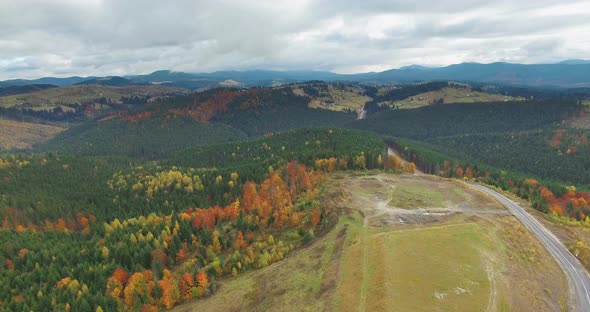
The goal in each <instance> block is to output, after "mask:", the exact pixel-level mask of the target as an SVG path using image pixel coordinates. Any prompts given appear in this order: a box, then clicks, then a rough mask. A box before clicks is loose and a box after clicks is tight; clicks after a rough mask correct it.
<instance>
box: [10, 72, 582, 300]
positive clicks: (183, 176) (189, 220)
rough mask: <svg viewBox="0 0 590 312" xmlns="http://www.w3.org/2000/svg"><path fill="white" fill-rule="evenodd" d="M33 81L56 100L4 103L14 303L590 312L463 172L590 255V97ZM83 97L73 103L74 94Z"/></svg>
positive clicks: (317, 85) (445, 88)
mask: <svg viewBox="0 0 590 312" xmlns="http://www.w3.org/2000/svg"><path fill="white" fill-rule="evenodd" d="M99 81H100V82H104V81H103V80H101V79H99V78H97V80H92V83H98V82H99ZM105 81H106V80H105ZM108 81H111V82H112V83H114V82H120V83H124V84H129V81H124V80H120V79H115V78H113V79H110V80H108ZM234 85H235V84H234ZM27 88H28V89H30V93H27V94H26V95H27V96H31V98H32V97H34V96H37V95H38V94H41V95H43V94H45V95H48V94H52V92H53V93H54V94H55V99H54V100H51V101H48V100H46V99H44V100H42V101H41V102H38V103H36V104H34V103H33V102H31V103H33V104H30V105H20V104H19V105H16V106H12V107H3V108H1V109H0V114H1V115H2V119H0V120H1V121H2V122H1V123H0V126H1V127H0V131H1V132H2V133H4V135H0V139H1V140H0V143H1V144H3V145H2V148H3V152H2V154H0V178H1V179H0V194H1V196H0V220H1V221H2V223H1V226H0V240H1V241H2V242H3V246H2V247H3V248H2V249H1V253H0V263H2V264H3V267H4V268H5V270H3V271H0V281H7V282H5V283H0V285H1V287H0V290H2V292H0V310H8V311H14V310H33V311H36V310H39V309H40V307H42V306H51V307H52V309H53V310H67V309H69V310H70V311H88V310H89V309H90V310H98V308H101V309H102V310H103V311H115V310H118V311H142V310H143V311H163V310H176V311H192V310H195V309H198V310H208V311H240V310H252V311H292V310H303V311H333V310H338V311H391V310H393V311H437V310H440V311H464V310H476V311H507V310H520V311H563V310H568V309H572V308H574V307H575V305H576V303H575V301H573V300H572V297H571V296H570V291H569V290H573V288H571V287H570V286H569V284H568V278H567V276H566V275H565V274H564V272H563V271H562V269H561V268H560V266H559V265H558V263H557V262H555V259H554V258H553V256H552V255H551V254H549V252H548V251H547V250H546V249H545V248H544V245H543V244H541V242H540V241H539V240H538V238H536V237H535V236H533V235H532V234H531V232H529V231H528V230H527V228H526V227H525V226H523V224H522V223H520V222H519V220H518V219H517V218H515V217H514V216H513V215H512V214H511V212H510V210H508V209H506V208H505V207H504V206H502V205H500V204H499V203H498V202H497V201H495V200H493V199H492V198H491V197H488V196H487V195H485V194H484V193H482V192H480V191H479V190H476V189H474V188H473V187H471V186H470V185H469V184H467V183H465V182H469V183H479V184H484V185H488V186H490V187H495V189H497V190H499V191H501V192H502V194H506V195H508V196H513V197H511V198H513V199H514V198H519V200H520V205H521V206H523V207H527V209H528V211H529V212H531V213H532V214H534V215H535V216H536V217H537V218H538V219H539V220H540V221H541V222H543V223H544V224H545V226H546V227H548V228H550V229H551V230H552V231H554V232H555V233H556V235H558V236H559V237H560V239H562V241H563V244H564V245H565V247H566V248H568V250H569V251H568V252H571V254H572V255H573V256H572V259H573V257H574V256H575V257H576V258H577V259H579V261H580V262H581V263H582V265H585V266H586V268H588V267H589V265H590V260H589V259H590V257H589V255H590V249H589V248H588V247H587V244H589V243H590V237H589V236H588V235H587V233H586V232H587V228H588V227H590V221H589V220H590V219H589V218H588V215H590V205H589V204H588V203H589V202H590V185H588V180H587V178H586V177H587V175H588V174H589V173H590V171H588V170H590V169H589V168H590V167H588V157H587V152H588V148H589V146H588V143H587V139H588V135H589V134H590V133H588V132H587V129H585V128H584V118H585V117H586V116H587V115H586V114H587V109H586V108H585V107H584V106H583V105H581V104H580V101H579V100H578V97H579V98H581V97H582V96H583V95H578V97H568V94H569V93H565V91H564V93H559V92H561V91H551V92H556V94H557V95H555V94H554V93H551V92H549V91H538V90H535V89H510V88H508V87H499V86H480V85H476V84H473V85H471V86H470V87H466V84H458V83H456V82H423V83H415V84H397V85H396V84H392V85H379V86H372V85H364V84H361V83H344V82H321V81H313V82H307V83H302V82H297V83H292V84H284V85H274V86H271V87H255V88H244V87H242V85H240V86H239V87H238V88H232V87H225V88H213V89H207V90H199V91H196V92H195V91H189V90H186V89H180V90H179V89H174V88H171V87H169V86H136V85H127V86H105V85H92V84H90V85H87V84H81V85H75V86H65V87H47V88H46V87H27ZM124 88H127V89H125V90H126V91H121V92H122V93H121V94H119V95H120V98H119V100H117V101H113V100H112V98H111V99H109V98H96V94H95V91H97V90H110V91H113V92H114V90H124ZM67 89H71V90H76V91H75V92H81V93H82V94H78V95H75V96H76V97H78V96H79V98H78V99H74V98H72V99H70V100H72V101H77V102H76V104H68V103H62V102H59V98H62V97H63V98H64V99H66V98H68V97H67V96H66V95H64V93H63V92H65V91H64V90H67ZM14 90H23V89H22V88H20V87H19V88H16V89H15V88H11V89H10V90H6V92H7V93H10V92H12V91H14ZM85 90H86V91H85ZM133 90H135V91H138V92H140V91H141V90H143V91H145V92H152V91H153V92H156V91H157V90H159V91H158V92H164V93H159V94H160V95H158V96H156V95H155V94H156V93H145V94H144V93H142V94H135V93H133V92H135V91H133ZM149 90H151V91H149ZM475 90H479V91H475ZM110 91H109V92H110ZM143 91H141V92H143ZM14 92H16V91H14ZM105 92H107V91H105ZM125 92H128V93H125ZM167 92H170V93H167ZM476 92H479V93H476ZM125 94H126V95H125ZM134 94H135V95H134ZM103 95H104V94H103ZM119 95H114V96H115V97H117V96H119ZM425 95H428V98H429V99H435V98H436V97H439V96H442V97H440V98H438V99H437V101H438V102H437V103H434V102H433V101H431V100H429V101H428V103H426V102H423V103H422V102H419V101H421V100H420V98H421V97H424V96H425ZM11 96H12V97H19V98H24V97H22V96H21V95H6V97H11ZM85 96H87V98H86V99H87V100H88V102H83V103H81V102H79V101H80V99H83V101H86V100H84V99H85V98H84V97H85ZM412 98H414V99H415V100H414V101H411V100H409V101H410V102H416V103H413V104H411V105H409V106H407V107H402V106H403V105H402V106H399V107H395V108H394V107H392V106H391V105H390V104H383V103H396V102H398V101H402V102H403V101H408V99H412ZM441 98H442V99H443V100H442V101H441V100H440V99H441ZM416 99H417V100H416ZM524 99H526V100H524ZM471 100H473V102H471ZM44 101H45V102H44ZM447 101H451V102H457V103H451V102H447ZM402 102H399V103H402ZM440 102H443V103H444V104H443V105H440V104H441V103H440ZM44 103H45V104H44ZM314 103H315V104H314ZM414 104H416V105H415V106H412V105H414ZM44 105H47V107H45V106H44ZM400 105H401V104H400ZM404 105H405V104H404ZM51 107H53V109H52V108H51ZM359 114H360V115H362V117H363V118H359ZM41 242H50V245H51V246H52V247H51V248H48V247H47V246H45V245H43V244H41ZM562 251H563V250H562ZM576 261H577V260H576ZM41 263H44V264H45V265H43V266H41ZM88 268H92V269H88ZM568 276H569V275H568ZM16 278H19V279H21V280H22V282H19V283H18V284H15V283H12V282H10V281H12V280H14V279H16ZM39 280H41V281H43V282H42V283H36V282H35V281H39ZM568 289H569V290H568Z"/></svg>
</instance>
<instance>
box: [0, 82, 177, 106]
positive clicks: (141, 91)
mask: <svg viewBox="0 0 590 312" xmlns="http://www.w3.org/2000/svg"><path fill="white" fill-rule="evenodd" d="M182 92H184V90H182V89H178V88H170V87H165V86H157V85H153V86H125V87H111V86H99V85H80V86H67V87H61V88H52V89H47V90H43V91H37V92H32V93H27V94H17V95H10V96H3V97H0V106H3V107H12V106H16V105H25V104H26V105H27V106H32V107H44V108H46V109H49V108H51V109H52V108H54V107H55V106H56V105H57V104H59V103H69V104H74V103H82V102H88V101H93V100H96V99H99V98H102V97H106V98H110V99H111V101H112V102H114V103H117V102H118V101H119V100H120V99H121V97H122V96H125V97H130V96H140V97H142V96H146V95H152V96H161V95H165V94H171V93H182Z"/></svg>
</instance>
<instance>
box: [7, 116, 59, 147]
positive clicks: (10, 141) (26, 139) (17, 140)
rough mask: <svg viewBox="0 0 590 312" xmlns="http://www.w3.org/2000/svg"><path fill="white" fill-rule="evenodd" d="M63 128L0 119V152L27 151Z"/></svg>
mask: <svg viewBox="0 0 590 312" xmlns="http://www.w3.org/2000/svg"><path fill="white" fill-rule="evenodd" d="M64 130H65V128H63V127H60V126H53V125H44V124H37V123H29V122H20V121H14V120H9V119H2V118H0V150H3V149H4V150H8V149H28V148H31V147H32V146H33V144H36V143H41V142H45V141H47V140H49V139H50V138H52V137H54V136H55V135H57V134H58V133H60V132H62V131H64Z"/></svg>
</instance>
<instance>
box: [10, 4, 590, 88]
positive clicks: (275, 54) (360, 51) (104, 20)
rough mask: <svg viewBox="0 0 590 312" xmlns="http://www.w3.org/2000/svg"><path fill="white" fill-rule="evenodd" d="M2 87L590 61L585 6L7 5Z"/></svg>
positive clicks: (588, 10)
mask: <svg viewBox="0 0 590 312" xmlns="http://www.w3.org/2000/svg"><path fill="white" fill-rule="evenodd" d="M0 7H1V8H2V9H1V10H0V79H11V78H33V77H39V76H69V75H123V74H140V73H148V72H151V71H154V70H158V69H172V70H179V71H190V72H202V71H214V70H227V69H230V70H233V69H238V70H239V69H251V68H265V69H317V70H331V71H337V72H344V73H350V72H360V71H371V70H373V71H378V70H385V69H389V68H394V67H399V66H403V65H409V64H414V63H415V64H424V65H443V64H450V63H459V62H464V61H472V62H493V61H512V62H524V63H539V62H552V61H556V60H561V59H566V58H588V55H590V39H589V38H590V3H589V2H588V1H570V2H568V3H567V4H564V3H563V1H555V0H536V1H519V2H518V3H516V2H515V1H511V0H500V1H493V2H491V1H488V0H442V1H415V0H366V1H358V0H339V1H331V0H304V1H283V0H263V1H243V0H233V1H232V0H217V1H215V0H200V1H194V0H178V1H161V0H128V1H120V0H56V1H44V0H20V1H16V0H0Z"/></svg>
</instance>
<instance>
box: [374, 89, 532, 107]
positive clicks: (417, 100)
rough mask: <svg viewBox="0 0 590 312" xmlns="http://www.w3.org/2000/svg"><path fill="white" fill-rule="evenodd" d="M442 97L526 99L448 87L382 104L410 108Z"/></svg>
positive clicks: (450, 100) (447, 100)
mask: <svg viewBox="0 0 590 312" xmlns="http://www.w3.org/2000/svg"><path fill="white" fill-rule="evenodd" d="M441 98H442V99H444V103H481V102H504V101H522V100H524V99H523V98H521V97H511V96H505V95H501V94H491V93H484V92H478V91H473V90H470V89H463V88H451V87H448V88H443V89H441V90H437V91H430V92H425V93H421V94H418V95H415V96H412V97H409V98H407V99H404V100H401V101H393V102H383V103H381V104H382V105H389V106H395V107H398V108H402V109H404V108H405V109H410V108H418V107H422V106H427V105H430V104H431V103H433V102H434V101H435V100H438V99H441Z"/></svg>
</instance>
